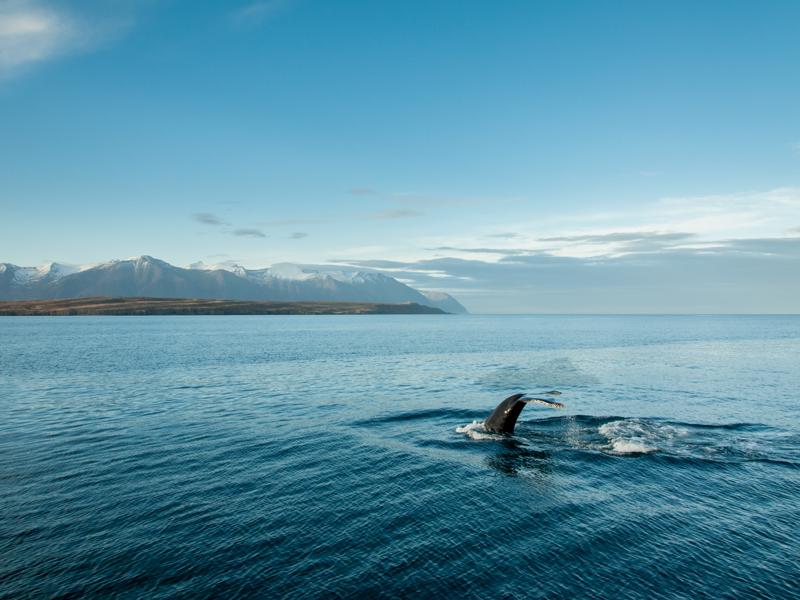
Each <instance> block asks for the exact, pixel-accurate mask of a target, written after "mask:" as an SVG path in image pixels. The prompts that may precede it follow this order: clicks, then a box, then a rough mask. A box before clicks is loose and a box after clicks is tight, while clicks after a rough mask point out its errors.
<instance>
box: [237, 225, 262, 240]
mask: <svg viewBox="0 0 800 600" xmlns="http://www.w3.org/2000/svg"><path fill="white" fill-rule="evenodd" d="M231 233H232V234H233V235H235V236H238V237H255V238H265V237H267V234H266V233H264V232H263V231H261V230H260V229H255V228H250V227H244V228H241V229H234V230H233V231H232V232H231Z"/></svg>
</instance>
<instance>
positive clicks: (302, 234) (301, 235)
mask: <svg viewBox="0 0 800 600" xmlns="http://www.w3.org/2000/svg"><path fill="white" fill-rule="evenodd" d="M307 237H308V234H307V233H306V232H305V231H295V232H294V233H292V234H290V235H289V239H291V240H302V239H303V238H307Z"/></svg>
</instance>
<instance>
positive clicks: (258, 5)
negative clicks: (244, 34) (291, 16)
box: [231, 0, 291, 27]
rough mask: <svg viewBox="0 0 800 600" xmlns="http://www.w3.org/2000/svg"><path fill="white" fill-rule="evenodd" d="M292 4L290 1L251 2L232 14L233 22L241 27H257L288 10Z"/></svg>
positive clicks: (265, 0)
mask: <svg viewBox="0 0 800 600" xmlns="http://www.w3.org/2000/svg"><path fill="white" fill-rule="evenodd" d="M290 4H291V2H290V0H260V1H258V2H249V3H247V4H245V5H244V6H241V7H240V8H238V9H237V10H235V11H234V12H233V13H232V14H231V20H232V21H233V23H234V24H236V25H237V26H240V27H256V26H258V25H261V24H262V23H264V22H265V21H266V20H268V19H270V18H272V17H274V16H275V15H276V14H278V13H280V12H281V11H282V10H284V9H286V8H287V7H288V6H289V5H290Z"/></svg>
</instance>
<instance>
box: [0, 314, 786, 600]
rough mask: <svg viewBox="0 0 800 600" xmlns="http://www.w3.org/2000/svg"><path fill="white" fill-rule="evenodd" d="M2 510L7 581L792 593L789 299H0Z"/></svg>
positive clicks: (186, 594) (490, 592)
mask: <svg viewBox="0 0 800 600" xmlns="http://www.w3.org/2000/svg"><path fill="white" fill-rule="evenodd" d="M551 388H557V389H559V390H561V391H562V392H563V393H564V394H563V396H561V397H560V400H562V401H563V402H564V403H565V404H566V405H567V408H566V409H564V410H561V411H554V410H549V409H546V408H544V407H537V406H529V407H528V408H526V409H525V410H524V411H523V413H522V416H521V418H520V422H519V424H518V427H517V431H516V432H515V435H514V436H513V437H510V438H509V437H501V436H494V435H490V434H488V433H487V432H485V431H482V430H481V427H480V422H481V420H482V419H483V418H484V417H485V416H486V415H488V414H489V413H490V412H491V410H492V409H493V408H494V406H495V405H496V404H497V403H498V402H499V401H500V400H501V399H503V398H504V397H505V396H507V395H509V394H511V393H514V392H518V391H519V392H535V391H537V390H547V389H551ZM0 515H1V516H2V520H1V521H0V598H4V599H5V598H8V599H12V598H13V599H18V598H293V599H294V598H337V597H342V598H353V597H364V598H371V597H385V598H408V597H436V598H613V599H615V600H620V599H632V598H715V599H716V598H737V599H738V598H798V597H800V318H798V317H777V316H776V317H772V316H770V317H766V316H764V317H750V316H742V317H733V316H731V317H728V316H724V317H723V316H686V317H683V316H680V317H679V316H662V317H649V316H631V317H611V316H597V317H595V316H570V317H559V316H535V317H525V316H514V317H494V316H333V317H324V316H314V317H298V316H291V317H274V316H265V317H252V316H247V317H245V316H231V317H218V316H217V317H56V318H46V317H44V318H0Z"/></svg>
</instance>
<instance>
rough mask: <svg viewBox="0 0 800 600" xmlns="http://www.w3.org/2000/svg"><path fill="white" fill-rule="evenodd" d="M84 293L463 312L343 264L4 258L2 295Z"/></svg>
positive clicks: (448, 300)
mask: <svg viewBox="0 0 800 600" xmlns="http://www.w3.org/2000/svg"><path fill="white" fill-rule="evenodd" d="M85 296H121V297H130V296H149V297H162V298H206V299H211V298H220V299H233V300H237V299H238V300H275V301H310V302H313V301H325V302H382V303H403V302H416V303H418V304H424V305H427V306H434V307H436V308H441V309H442V310H445V311H447V312H465V309H464V307H463V306H461V305H460V304H459V303H458V302H457V301H455V300H454V299H453V298H451V297H450V296H447V295H446V294H444V295H442V296H436V297H434V296H432V295H425V294H424V293H422V292H420V291H419V290H416V289H414V288H413V287H410V286H409V285H407V284H405V283H402V282H400V281H398V280H397V279H394V278H392V277H389V276H387V275H384V274H383V273H379V272H377V271H365V270H358V269H351V268H348V267H346V266H341V265H303V264H295V263H276V264H273V265H272V266H271V267H267V268H264V269H247V268H245V267H243V266H241V265H239V264H236V263H234V262H227V261H226V262H223V263H220V264H209V265H207V264H205V263H202V262H199V263H194V264H192V265H190V266H189V268H182V267H176V266H173V265H171V264H169V263H167V262H164V261H163V260H160V259H157V258H154V257H152V256H148V255H141V256H134V257H130V258H127V259H124V260H112V261H108V262H104V263H100V264H94V265H80V266H75V265H65V264H62V263H47V264H45V265H42V266H40V267H18V266H16V265H12V264H8V263H2V264H0V299H6V300H17V299H19V300H22V299H42V300H44V299H56V298H78V297H85ZM445 305H447V306H445Z"/></svg>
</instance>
